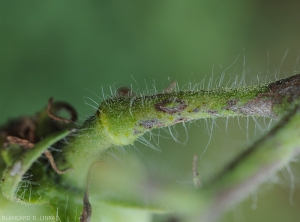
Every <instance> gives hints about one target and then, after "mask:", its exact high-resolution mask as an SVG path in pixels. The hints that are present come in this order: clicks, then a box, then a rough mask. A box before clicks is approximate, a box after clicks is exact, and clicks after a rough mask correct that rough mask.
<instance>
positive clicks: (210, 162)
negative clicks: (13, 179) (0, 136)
mask: <svg viewBox="0 0 300 222" xmlns="http://www.w3.org/2000/svg"><path fill="white" fill-rule="evenodd" d="M298 11H299V3H298V2H297V1H286V2H262V1H256V0H254V1H247V0H246V1H237V0H229V1H226V2H225V1H198V2H196V1H176V0H175V1H165V2H161V1H151V2H146V1H145V2H141V1H137V0H132V1H130V2H120V1H119V2H118V1H109V2H95V1H75V2H74V1H72V2H64V1H57V2H48V1H44V2H41V1H36V0H27V1H23V2H21V1H7V0H3V1H1V2H0V30H1V35H0V49H1V50H0V77H1V81H0V89H1V90H0V91H1V93H0V107H1V112H0V114H1V115H0V123H1V124H2V123H5V122H7V121H8V120H9V119H15V118H16V117H21V116H30V117H32V115H33V114H34V113H36V112H37V111H38V110H40V109H41V108H42V107H43V106H45V105H46V102H47V100H48V98H49V97H50V96H52V97H54V98H55V100H64V101H68V102H69V103H71V104H73V105H75V106H76V110H77V111H78V113H79V117H80V119H79V120H78V122H79V123H80V124H81V123H83V122H84V121H85V120H86V119H87V118H88V117H89V116H92V115H93V114H94V113H95V112H96V109H98V107H99V106H100V104H101V103H102V102H103V101H104V100H107V99H108V98H110V97H111V96H112V94H113V93H114V92H115V88H118V87H119V86H121V85H122V86H123V85H125V86H128V87H129V88H130V89H131V90H132V91H133V92H134V94H135V96H136V97H142V96H144V95H155V94H157V93H159V92H163V89H165V88H166V87H167V86H168V85H169V83H170V82H172V81H173V80H175V81H177V82H178V85H179V86H180V87H179V86H178V87H176V89H177V90H175V91H176V92H178V91H183V90H193V89H202V90H207V89H215V88H220V87H222V86H223V87H224V89H225V88H227V89H228V88H243V87H244V86H254V85H258V84H259V85H261V84H269V83H270V82H274V81H275V80H277V79H280V78H286V77H287V76H291V75H293V74H297V73H300V72H299V71H300V68H299V67H300V66H299V38H300V32H299V28H298V27H299V22H298V21H299V20H300V14H299V13H298ZM154 80H155V81H154ZM285 108H289V107H288V106H287V107H285ZM64 115H65V113H62V116H64ZM279 119H280V118H279ZM279 119H277V120H272V121H270V120H269V119H268V118H265V117H253V118H252V117H246V118H243V117H232V118H231V117H228V118H227V117H224V118H202V119H200V120H197V121H190V122H188V123H185V122H182V123H179V124H176V126H170V127H167V128H160V129H152V130H151V131H150V132H147V133H145V134H144V135H143V137H139V139H138V140H137V141H135V142H134V143H133V144H130V145H126V146H124V147H122V146H121V147H120V146H117V147H114V148H109V149H107V150H106V151H104V152H101V156H100V163H101V164H99V165H97V167H96V168H95V169H94V170H93V172H92V179H91V184H90V186H91V190H90V202H91V204H92V206H93V219H94V220H96V221H99V220H100V219H101V215H103V218H108V216H109V213H108V212H110V211H109V210H106V212H107V214H105V212H103V211H102V212H101V213H99V215H100V214H101V215H100V216H99V215H97V214H96V213H95V212H97V211H98V210H100V209H104V207H105V206H106V208H105V209H108V208H109V207H107V203H106V204H104V203H102V202H101V201H100V200H106V202H108V201H110V202H111V204H114V205H113V207H111V208H110V209H114V207H116V206H115V204H116V202H118V201H117V199H118V198H117V197H115V196H114V195H113V193H110V194H111V195H107V191H109V190H117V191H118V193H119V196H123V197H124V200H122V201H121V200H119V202H118V204H120V203H121V202H122V203H123V205H124V206H125V205H126V204H127V205H128V203H129V201H127V200H128V198H127V197H128V195H129V197H130V198H131V200H132V201H131V204H130V205H131V207H133V205H135V206H136V207H137V206H140V207H142V208H144V209H145V208H146V207H147V206H149V208H150V209H149V210H150V211H151V212H155V214H154V215H153V214H152V213H150V214H148V213H145V211H139V212H140V214H137V213H136V218H138V217H141V218H143V219H145V220H146V218H148V220H151V219H152V220H153V221H167V220H170V217H173V220H174V219H177V220H179V221H180V220H181V221H184V219H185V218H184V216H182V218H180V217H178V215H173V214H171V215H170V214H161V213H158V212H161V211H165V210H166V208H167V207H166V204H162V205H163V206H157V205H158V204H159V203H163V201H162V200H158V199H156V200H153V202H154V203H152V202H151V201H150V200H149V201H148V202H147V198H145V199H142V203H141V199H140V196H151V193H150V191H155V190H156V191H157V190H164V189H166V191H169V192H165V193H172V192H170V191H171V187H174V188H173V190H174V192H175V191H177V193H176V192H175V194H174V195H173V196H174V197H175V196H177V195H180V194H182V196H183V197H184V196H185V195H184V194H186V196H189V194H188V193H189V192H184V191H183V190H184V189H191V190H192V192H191V195H194V186H193V173H192V164H193V156H194V154H196V155H198V167H197V169H198V172H199V175H200V179H201V181H202V182H203V184H204V182H205V181H207V182H209V181H211V180H212V179H213V178H215V177H216V176H217V175H218V174H219V173H220V172H221V171H222V169H223V168H225V166H226V165H228V163H230V162H231V161H232V160H234V159H236V157H237V156H239V155H240V154H241V153H242V152H243V151H245V150H246V149H247V148H249V147H250V146H251V144H252V143H253V142H254V140H256V139H258V138H260V137H261V136H264V135H266V134H267V132H268V131H269V130H270V129H272V128H273V126H274V125H275V123H276V122H277V121H278V120H279ZM1 124H0V125H1ZM73 127H74V126H72V128H73ZM80 127H81V126H80V125H77V127H74V128H80ZM47 128H48V127H47ZM52 130H53V129H51V130H50V132H46V134H45V136H43V139H46V137H47V136H50V134H52V133H54V132H53V131H52ZM73 135H75V133H74V134H73ZM77 135H78V132H77ZM70 138H71V137H70ZM70 141H71V140H70ZM122 141H123V139H122ZM64 142H65V140H64ZM145 144H146V145H145ZM108 146H110V145H109V144H108ZM79 147H80V146H79ZM54 148H55V149H54ZM58 148H59V146H58V145H55V146H53V147H52V148H50V151H51V152H52V154H53V155H55V160H58V159H59V158H58V157H59V154H60V153H61V152H58V151H57V149H58ZM85 149H88V146H85ZM23 152H24V149H23V148H20V147H18V146H15V147H14V151H12V152H9V153H6V154H7V155H6V156H5V155H4V156H3V158H5V160H4V161H2V160H1V161H0V168H1V170H0V171H1V172H2V171H4V169H5V167H6V165H5V164H8V165H11V164H12V163H13V161H14V160H13V158H12V157H13V156H14V155H15V154H17V153H19V154H21V153H23ZM96 153H97V152H96V151H95V155H96ZM56 154H57V155H56ZM0 156H1V155H0ZM70 157H71V158H73V157H72V155H71V156H70ZM1 158H2V157H1ZM95 158H96V157H95ZM297 160H298V158H295V159H294V160H293V161H292V163H290V164H288V165H286V166H285V167H284V168H283V169H282V170H281V171H280V172H279V173H278V174H276V175H273V176H272V177H270V178H269V179H268V180H266V183H264V184H263V185H262V186H260V187H259V188H257V189H255V191H253V192H252V193H251V195H249V197H248V198H246V199H245V201H243V202H240V204H236V205H234V206H233V207H232V209H231V210H229V211H227V213H224V214H223V216H222V217H221V218H220V219H219V221H221V222H232V221H257V222H260V221H273V222H281V221H295V220H297V219H298V218H299V209H298V206H299V203H300V199H299V197H300V193H299V190H300V189H299V184H300V183H299V178H300V174H299V161H297ZM78 161H82V162H89V161H86V159H84V158H82V159H81V160H78ZM4 162H5V164H4ZM60 164H63V163H60ZM34 165H35V166H36V167H37V169H43V167H42V166H44V165H45V166H49V163H48V161H47V160H46V159H45V157H44V155H42V156H41V157H40V158H39V159H38V160H37V161H36V162H35V163H34ZM62 166H64V165H62ZM47 169H48V168H47ZM61 169H63V167H61ZM82 171H85V169H82ZM47 172H49V174H52V175H47V176H49V177H52V176H53V177H56V176H57V175H56V173H55V172H54V171H53V170H52V169H51V167H50V168H49V170H47ZM36 173H38V172H36ZM69 173H70V174H72V173H73V175H75V172H74V171H73V172H72V171H70V172H69ZM82 175H84V173H82ZM25 176H26V178H27V179H26V180H25V181H24V183H22V184H21V185H22V186H23V187H26V188H27V189H25V190H27V191H28V192H25V193H24V196H23V197H24V198H25V199H26V200H27V199H28V198H27V197H29V195H27V194H29V192H30V189H31V190H33V189H36V186H37V183H35V181H37V180H36V179H35V178H32V177H30V174H29V173H27V174H25ZM61 177H64V178H65V179H68V175H63V176H60V175H59V176H57V178H61ZM82 177H83V176H82ZM135 177H136V179H135ZM127 178H131V180H130V181H128V179H127ZM70 180H72V179H71V178H69V179H68V181H70ZM149 181H150V182H152V183H151V184H150V185H149ZM55 182H56V184H57V183H59V181H55ZM75 182H76V181H74V183H75ZM85 182H86V178H85V179H84V180H82V181H80V184H81V187H85ZM76 183H77V182H76ZM56 184H55V185H56ZM65 184H66V186H67V187H68V188H70V184H69V182H66V183H65ZM55 185H53V186H55ZM74 185H75V184H74ZM155 187H158V188H157V189H154V188H155ZM64 188H65V187H64ZM66 190H67V189H64V191H63V192H66ZM84 191H85V188H84V189H80V190H76V191H74V190H72V189H71V190H68V193H67V194H66V193H65V195H63V197H62V203H61V205H62V206H63V207H61V208H59V209H51V208H49V207H48V206H37V205H33V206H25V205H23V204H22V205H20V204H19V203H14V202H10V201H7V200H6V198H4V197H3V196H1V195H0V221H1V220H3V219H2V218H1V216H12V215H21V216H22V215H30V216H31V219H32V216H52V215H53V214H52V211H53V212H55V215H56V211H57V210H59V211H61V213H64V212H66V211H65V209H66V206H69V207H70V208H72V207H74V209H75V212H74V214H73V215H71V216H70V221H72V220H73V218H75V217H76V218H78V217H79V215H80V213H81V210H82V209H81V206H82V197H83V194H84ZM138 191H139V192H138ZM20 192H21V193H20V194H22V191H21V190H20ZM74 192H75V193H77V194H78V196H77V195H76V196H75V197H74V198H75V200H78V205H77V206H78V207H77V209H76V206H74V205H73V206H72V205H71V204H70V203H71V202H72V201H71V198H72V196H73V195H72V194H74ZM148 192H149V193H148ZM25 194H26V195H27V196H25ZM147 194H148V195H147ZM162 197H163V196H162ZM183 197H182V198H183ZM154 199H155V198H154ZM187 199H189V198H187ZM208 199H210V200H211V198H208ZM32 200H33V199H32ZM182 200H184V199H182ZM190 200H191V199H190ZM54 201H55V200H54ZM133 202H134V203H133ZM168 202H173V203H175V201H168ZM97 204H99V205H97ZM189 205H193V206H195V208H197V207H198V205H197V204H196V203H189V204H186V205H185V206H187V208H189V207H190V206H189ZM188 206H189V207H188ZM122 209H123V210H124V209H125V208H124V207H123V208H122ZM139 209H140V208H139ZM125 211H126V210H125ZM125 211H122V210H120V212H121V213H120V214H119V215H122V214H123V218H125V217H124V215H125ZM129 211H130V212H134V211H132V210H129ZM122 212H123V213H122ZM186 212H187V211H186ZM270 212H272V213H270ZM142 214H143V216H142ZM183 214H184V213H183ZM191 214H192V213H191ZM193 214H194V213H193ZM128 215H129V213H128ZM133 215H134V213H133ZM149 215H150V216H149ZM151 215H152V216H151ZM149 217H151V218H149ZM48 220H49V221H51V220H52V219H48ZM132 220H133V219H132V218H131V219H130V220H129V221H132ZM137 220H138V219H137ZM11 221H13V220H11ZM16 221H17V220H16ZM53 221H54V219H53Z"/></svg>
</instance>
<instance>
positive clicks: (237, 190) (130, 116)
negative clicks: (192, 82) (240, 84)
mask: <svg viewBox="0 0 300 222" xmlns="http://www.w3.org/2000/svg"><path fill="white" fill-rule="evenodd" d="M299 86H300V75H295V76H292V77H289V78H286V79H282V80H278V81H276V82H274V83H270V84H267V85H261V86H257V87H248V88H247V87H244V88H241V89H239V88H238V89H223V88H220V89H215V90H208V91H203V90H199V91H179V92H163V93H161V94H157V95H152V96H143V97H136V96H134V95H127V96H121V97H116V98H112V99H108V100H106V101H104V102H103V103H102V104H101V105H100V107H99V109H98V110H97V112H96V114H95V115H93V116H92V117H90V118H88V120H87V121H86V122H85V123H84V124H83V126H82V127H81V128H79V129H77V130H76V131H74V130H73V131H74V132H73V133H72V134H71V135H70V136H67V135H68V134H69V132H70V130H66V131H62V132H59V133H56V134H55V135H53V136H51V135H50V136H47V137H46V139H41V142H39V143H38V144H37V145H35V146H34V147H33V148H31V149H28V150H27V151H25V152H24V153H21V154H19V153H18V154H17V155H16V156H15V157H14V158H13V161H9V163H10V162H13V163H12V164H11V165H8V166H7V167H6V169H5V170H4V172H3V176H2V183H1V189H2V194H3V196H4V197H6V198H8V199H9V200H12V201H16V202H19V201H21V200H22V201H24V202H27V203H29V204H35V203H36V204H46V205H49V206H50V207H51V208H52V210H53V216H56V217H57V218H59V219H60V220H62V221H67V220H70V219H71V218H72V217H73V218H74V220H75V221H79V220H80V221H90V220H91V218H92V210H91V209H92V208H91V205H90V202H89V186H90V182H91V180H92V177H91V176H90V175H91V171H92V170H93V169H94V167H91V166H94V165H95V164H96V163H97V162H99V161H100V159H101V158H100V156H101V154H102V153H103V152H104V151H105V150H107V149H108V148H111V147H114V146H119V145H128V144H131V143H133V142H134V141H135V140H137V139H138V138H139V137H140V136H142V135H143V134H144V133H145V132H147V131H150V130H152V129H155V128H161V127H167V126H170V125H173V124H176V123H179V122H188V121H191V120H197V119H200V118H216V117H231V116H248V115H249V116H252V115H254V116H255V115H256V116H265V117H279V118H282V117H283V116H284V115H287V116H286V117H285V118H283V119H282V120H281V122H279V123H278V125H277V126H276V127H275V128H274V129H273V130H272V131H271V132H270V133H269V134H268V135H266V136H265V137H263V138H262V139H261V140H260V141H258V142H257V143H256V144H254V145H253V146H252V147H250V148H249V149H247V150H246V151H244V152H243V153H242V154H241V156H238V157H236V158H235V159H234V160H233V161H232V163H231V164H229V165H228V167H227V168H226V169H225V170H224V172H223V173H221V174H220V175H219V176H218V177H216V178H215V180H213V181H212V182H207V181H203V182H202V181H201V183H203V188H201V189H200V190H191V189H187V190H185V189H182V188H180V187H178V186H174V185H156V186H154V187H153V188H152V190H151V191H150V192H148V191H147V192H145V193H143V192H142V193H140V192H136V188H135V187H136V186H137V185H138V184H143V187H151V186H153V185H151V183H149V182H146V181H147V178H148V177H149V175H147V173H142V172H141V173H139V171H138V170H136V171H135V172H134V175H131V176H130V177H129V175H126V177H125V178H123V179H125V181H126V180H128V179H129V178H130V180H129V181H130V182H129V183H128V182H125V181H123V182H121V181H122V180H120V178H118V179H119V181H118V185H119V184H122V188H121V189H120V188H118V187H115V186H107V187H105V186H104V187H105V188H104V189H100V192H98V194H95V195H94V198H96V201H95V200H94V202H100V203H106V204H109V205H111V206H113V207H114V208H115V210H116V212H118V211H119V210H121V209H123V208H125V209H127V210H126V212H127V211H128V210H129V211H130V210H131V211H132V210H134V209H135V210H136V211H138V212H140V211H144V214H145V215H146V218H150V213H156V212H165V213H176V214H179V216H182V215H183V216H184V217H185V220H188V221H194V220H195V221H198V220H200V221H212V220H214V219H215V218H217V217H218V216H220V214H221V213H222V212H223V211H225V210H226V209H227V208H228V207H229V206H230V205H231V204H234V203H235V202H238V201H240V200H241V199H243V198H244V197H246V196H247V195H248V194H249V192H251V191H253V190H254V188H256V187H257V186H258V185H259V184H260V183H261V182H262V181H263V180H264V178H266V177H268V176H270V175H272V174H274V173H276V172H277V171H278V170H279V169H282V168H283V167H284V166H285V165H286V164H287V163H288V162H289V161H290V160H291V159H292V158H293V157H294V156H295V155H297V154H298V153H299V148H298V147H299V142H298V137H297V134H298V128H299V124H298V122H299V120H298V118H299V117H298V113H299V112H298V103H299V96H300V91H299V89H300V87H299ZM51 102H52V100H50V101H49V104H48V108H47V112H48V115H49V117H48V118H54V121H64V119H59V118H58V117H55V116H53V115H52V114H51V112H52V111H53V110H52V111H51V108H49V107H51V104H52V103H51ZM55 104H56V105H54V107H55V106H58V105H57V104H63V103H61V102H57V103H55ZM65 107H69V106H68V105H65ZM41 113H43V111H42V112H41ZM37 117H38V118H40V119H36V118H35V121H36V122H37V123H36V125H37V126H38V128H37V129H39V128H41V129H47V123H48V122H49V121H46V119H47V117H44V115H40V114H39V115H37ZM40 122H42V123H43V124H42V125H41V124H40ZM21 123H22V120H21ZM50 126H51V125H50ZM9 128H10V125H9V124H8V126H6V127H3V128H2V135H5V134H7V135H9ZM40 131H41V130H37V132H40ZM46 131H47V130H46ZM287 135H289V137H288V136H287ZM62 138H65V142H64V143H60V144H58V145H57V148H59V149H60V150H61V151H62V152H61V153H60V154H59V155H55V156H54V157H55V160H56V162H57V165H58V168H59V169H66V168H69V169H71V170H72V171H73V172H72V173H71V172H65V174H64V175H61V176H59V174H55V173H54V172H52V173H50V172H49V171H50V170H51V168H49V167H47V165H43V163H36V164H33V163H34V162H35V161H36V160H37V159H38V158H39V156H40V155H41V154H42V153H43V152H44V151H45V150H46V149H47V148H48V147H50V146H52V145H54V146H55V144H56V142H58V141H59V140H61V139H62ZM2 140H3V141H5V140H6V139H5V138H2ZM3 144H4V145H3V148H2V150H3V151H2V152H9V151H10V149H11V146H9V145H8V146H7V145H6V146H5V143H3ZM13 146H14V144H13ZM99 158H100V159H99ZM100 163H101V162H99V163H98V164H100ZM29 168H30V171H29V172H30V173H31V174H32V175H31V176H32V177H33V178H34V179H35V183H37V184H38V186H35V187H31V189H30V190H28V187H25V186H22V185H21V184H22V183H24V182H28V181H26V179H23V181H22V178H23V176H24V174H25V173H26V172H27V170H29ZM136 168H139V167H138V166H137V167H136ZM195 170H196V169H195ZM99 179H100V180H101V181H103V182H102V183H103V184H105V183H106V182H107V178H101V177H99ZM108 181H109V180H108ZM29 183H30V182H29ZM57 183H58V184H59V185H58V184H57ZM65 190H66V191H65ZM92 195H93V194H92ZM80 196H81V197H82V199H83V202H82V203H81V201H80ZM66 199H67V201H68V202H67V203H66ZM142 200H143V201H142ZM145 200H146V202H145ZM146 203H147V204H146ZM96 206H97V203H96ZM62 209H64V210H62ZM79 209H83V212H82V214H81V215H82V216H81V217H79V216H78V217H76V216H75V217H74V215H77V212H78V210H79ZM121 211H123V210H121ZM196 218H198V219H196Z"/></svg>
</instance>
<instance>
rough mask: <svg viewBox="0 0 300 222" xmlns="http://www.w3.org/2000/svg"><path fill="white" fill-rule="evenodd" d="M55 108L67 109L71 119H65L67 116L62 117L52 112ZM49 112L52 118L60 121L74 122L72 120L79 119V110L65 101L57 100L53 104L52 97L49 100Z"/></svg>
mask: <svg viewBox="0 0 300 222" xmlns="http://www.w3.org/2000/svg"><path fill="white" fill-rule="evenodd" d="M53 108H56V109H57V110H60V109H65V110H66V111H67V112H68V113H69V114H70V116H71V119H65V118H62V117H59V116H57V115H55V114H54V113H52V109H53ZM47 114H48V116H49V117H50V118H51V119H53V120H56V121H59V122H64V123H72V122H75V121H76V120H77V112H76V110H75V109H74V108H73V107H72V106H71V105H70V104H68V103H65V102H56V103H55V104H54V105H53V98H52V97H51V98H50V99H49V101H48V105H47Z"/></svg>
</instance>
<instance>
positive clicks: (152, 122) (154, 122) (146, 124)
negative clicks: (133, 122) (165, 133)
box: [140, 119, 164, 129]
mask: <svg viewBox="0 0 300 222" xmlns="http://www.w3.org/2000/svg"><path fill="white" fill-rule="evenodd" d="M140 125H141V126H143V127H144V128H145V129H152V128H153V127H162V126H164V124H163V123H162V122H160V121H158V120H157V119H149V120H142V121H141V122H140Z"/></svg>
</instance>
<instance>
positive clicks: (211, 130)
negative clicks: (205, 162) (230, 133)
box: [199, 118, 215, 160]
mask: <svg viewBox="0 0 300 222" xmlns="http://www.w3.org/2000/svg"><path fill="white" fill-rule="evenodd" d="M206 120H207V119H206ZM211 121H212V124H211V127H210V132H209V139H208V142H207V144H206V146H205V148H204V151H203V152H202V154H201V156H200V158H199V160H201V159H202V157H203V155H204V154H205V152H206V150H207V148H208V146H209V144H210V141H211V138H212V132H213V128H214V122H215V119H214V118H212V120H211ZM205 122H206V125H207V126H208V127H209V125H208V124H207V121H205Z"/></svg>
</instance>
